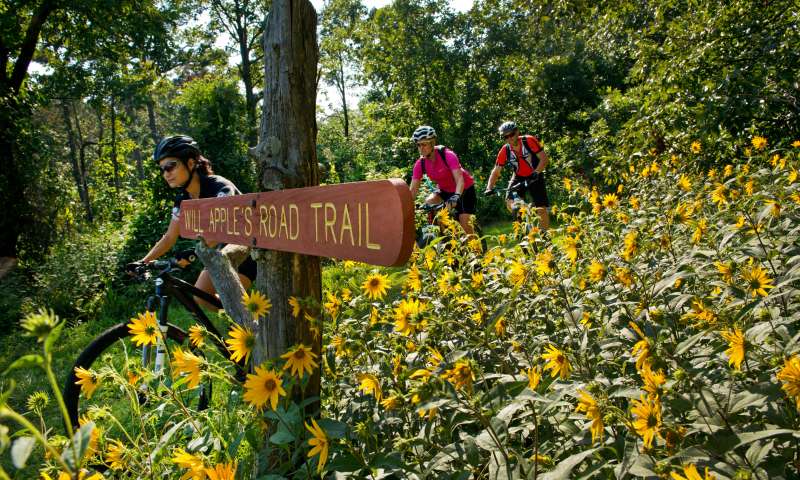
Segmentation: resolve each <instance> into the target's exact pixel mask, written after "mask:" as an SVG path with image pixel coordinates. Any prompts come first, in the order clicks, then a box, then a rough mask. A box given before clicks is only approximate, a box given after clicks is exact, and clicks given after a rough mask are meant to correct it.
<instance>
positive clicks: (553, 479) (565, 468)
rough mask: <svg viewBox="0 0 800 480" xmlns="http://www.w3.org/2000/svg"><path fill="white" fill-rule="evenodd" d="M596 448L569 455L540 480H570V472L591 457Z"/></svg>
mask: <svg viewBox="0 0 800 480" xmlns="http://www.w3.org/2000/svg"><path fill="white" fill-rule="evenodd" d="M596 451H597V448H592V449H590V450H584V451H582V452H580V453H576V454H574V455H570V456H569V457H567V458H565V459H564V460H562V461H561V462H559V463H558V465H556V468H554V469H553V470H552V471H550V472H547V473H545V474H544V475H542V476H541V479H542V480H562V479H563V480H566V479H568V478H570V475H571V474H572V470H573V469H574V468H575V467H577V466H578V465H580V464H581V462H583V461H584V460H585V459H586V458H587V457H589V456H591V455H592V454H593V453H594V452H596Z"/></svg>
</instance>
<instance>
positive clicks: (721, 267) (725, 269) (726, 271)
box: [714, 262, 734, 284]
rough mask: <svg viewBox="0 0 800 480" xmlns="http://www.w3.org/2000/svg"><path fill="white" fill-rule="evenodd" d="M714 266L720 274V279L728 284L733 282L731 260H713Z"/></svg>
mask: <svg viewBox="0 0 800 480" xmlns="http://www.w3.org/2000/svg"><path fill="white" fill-rule="evenodd" d="M714 266H715V267H717V272H719V273H720V275H722V280H723V281H724V282H725V283H728V284H730V283H731V282H733V269H734V265H733V262H714Z"/></svg>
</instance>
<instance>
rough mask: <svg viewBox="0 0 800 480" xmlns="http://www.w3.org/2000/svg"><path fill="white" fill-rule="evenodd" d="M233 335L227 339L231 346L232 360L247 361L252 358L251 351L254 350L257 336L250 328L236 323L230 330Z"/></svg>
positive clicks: (229, 333)
mask: <svg viewBox="0 0 800 480" xmlns="http://www.w3.org/2000/svg"><path fill="white" fill-rule="evenodd" d="M228 336H229V337H231V338H229V339H227V340H225V343H227V344H228V346H230V348H231V350H232V351H231V360H233V361H234V362H239V361H241V360H244V362H245V363H247V361H248V360H250V353H251V352H252V351H253V346H255V343H256V337H255V335H253V332H252V331H250V329H249V328H244V327H242V326H241V325H234V326H233V328H231V329H230V331H229V332H228Z"/></svg>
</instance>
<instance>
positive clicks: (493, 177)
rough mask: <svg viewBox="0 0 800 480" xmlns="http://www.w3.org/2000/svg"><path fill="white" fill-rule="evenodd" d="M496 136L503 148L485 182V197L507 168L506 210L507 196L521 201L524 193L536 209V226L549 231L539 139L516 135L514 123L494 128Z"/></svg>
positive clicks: (545, 160) (543, 158) (543, 155)
mask: <svg viewBox="0 0 800 480" xmlns="http://www.w3.org/2000/svg"><path fill="white" fill-rule="evenodd" d="M498 132H499V133H500V134H501V135H502V136H503V139H505V141H506V144H505V145H503V146H502V147H501V148H500V151H499V152H498V153H497V160H496V162H495V166H494V168H493V169H492V173H491V174H490V175H489V180H488V181H487V182H486V192H485V193H490V192H491V191H492V189H493V188H494V185H495V183H497V180H498V179H499V178H500V173H501V171H502V170H503V167H504V166H506V165H508V166H509V167H510V168H511V169H512V171H513V174H512V175H511V181H510V182H509V184H508V193H507V194H506V204H507V205H508V209H509V210H511V207H512V202H511V200H510V196H511V194H512V193H513V192H516V193H517V194H519V195H520V196H521V197H524V195H525V192H526V191H527V192H528V193H529V194H530V196H531V199H532V200H533V205H534V206H535V207H536V213H537V214H538V215H539V225H541V227H542V228H544V229H547V228H549V227H550V215H549V214H548V212H547V208H548V207H549V206H550V201H549V200H548V198H547V189H546V188H545V181H544V169H545V168H546V167H547V164H548V163H549V159H548V157H547V154H546V153H545V152H544V149H543V148H542V145H541V144H540V143H539V139H537V138H536V137H534V136H532V135H520V134H519V129H518V128H517V124H516V123H514V122H505V123H503V124H502V125H500V128H498Z"/></svg>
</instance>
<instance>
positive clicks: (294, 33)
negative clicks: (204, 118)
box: [251, 0, 322, 396]
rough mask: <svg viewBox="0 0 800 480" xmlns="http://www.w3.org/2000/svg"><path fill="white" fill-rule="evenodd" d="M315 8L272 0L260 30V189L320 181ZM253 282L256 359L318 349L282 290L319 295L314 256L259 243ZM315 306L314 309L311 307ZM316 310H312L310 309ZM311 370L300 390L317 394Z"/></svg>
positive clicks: (301, 0)
mask: <svg viewBox="0 0 800 480" xmlns="http://www.w3.org/2000/svg"><path fill="white" fill-rule="evenodd" d="M316 32H317V13H316V11H315V10H314V7H313V6H312V5H311V3H310V2H309V1H308V0H274V1H273V2H272V10H271V12H270V14H269V16H268V19H267V27H266V32H265V35H264V64H265V65H264V104H263V112H262V117H261V127H260V132H259V138H260V141H259V144H258V145H257V146H256V147H255V148H253V149H252V150H251V154H253V155H255V156H256V158H257V161H258V172H259V176H260V184H261V187H262V189H263V190H265V191H269V190H282V189H286V188H296V187H308V186H314V185H317V184H318V183H319V172H318V166H317V154H316V138H317V123H316V117H315V114H316V98H317V85H316V75H317V61H318V57H319V51H318V47H317V33H316ZM257 260H258V276H257V278H256V283H255V286H256V288H257V289H258V290H260V291H262V292H264V293H265V294H266V295H267V297H268V298H269V299H270V300H271V301H272V310H271V311H270V313H269V315H268V317H267V319H266V321H264V322H261V324H260V325H259V332H258V334H257V336H256V338H257V340H256V342H257V343H256V347H255V349H254V352H253V359H254V362H255V364H259V363H261V362H263V361H264V360H266V359H269V358H275V357H276V356H278V355H281V354H283V353H284V352H285V351H286V349H287V348H288V347H290V346H291V345H293V344H296V343H303V344H305V345H307V346H310V347H311V348H312V349H313V351H314V353H316V354H317V355H319V354H320V350H321V344H322V343H321V332H322V328H321V324H320V325H319V330H317V331H318V332H320V335H316V336H315V335H314V334H313V333H312V330H311V328H310V327H311V325H310V323H309V321H308V320H306V319H305V318H299V319H295V318H293V317H292V315H291V309H290V307H289V303H288V300H289V297H290V296H295V297H297V298H304V297H312V298H314V299H316V300H317V302H318V303H319V301H320V300H321V297H322V281H321V275H320V265H319V258H318V257H312V256H308V255H300V254H296V253H286V252H278V251H259V252H258V253H257ZM317 313H318V312H317ZM317 318H319V315H317ZM319 391H320V375H319V370H317V371H316V372H315V374H314V376H313V378H312V379H311V382H310V383H309V387H308V390H307V391H306V396H310V395H319Z"/></svg>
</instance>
